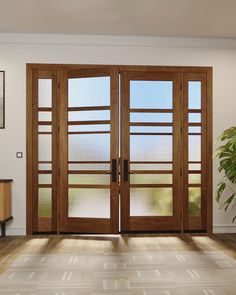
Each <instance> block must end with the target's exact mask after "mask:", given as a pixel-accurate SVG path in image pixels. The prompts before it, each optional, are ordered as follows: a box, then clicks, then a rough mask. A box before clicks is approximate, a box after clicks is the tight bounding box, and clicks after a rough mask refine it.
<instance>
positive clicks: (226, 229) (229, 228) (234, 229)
mask: <svg viewBox="0 0 236 295" xmlns="http://www.w3.org/2000/svg"><path fill="white" fill-rule="evenodd" d="M213 233H219V234H220V233H221V234H224V233H225V234H226V233H236V224H225V225H219V224H217V225H214V226H213Z"/></svg>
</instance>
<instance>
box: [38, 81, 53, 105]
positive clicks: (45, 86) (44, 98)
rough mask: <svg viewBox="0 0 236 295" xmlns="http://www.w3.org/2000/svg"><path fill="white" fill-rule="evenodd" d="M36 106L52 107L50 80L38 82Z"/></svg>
mask: <svg viewBox="0 0 236 295" xmlns="http://www.w3.org/2000/svg"><path fill="white" fill-rule="evenodd" d="M38 106H39V107H52V80H51V79H39V80H38Z"/></svg>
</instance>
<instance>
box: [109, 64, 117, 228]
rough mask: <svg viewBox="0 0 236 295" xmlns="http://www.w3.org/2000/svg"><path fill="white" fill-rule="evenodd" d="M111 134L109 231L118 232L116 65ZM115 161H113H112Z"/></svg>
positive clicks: (113, 73) (112, 82) (113, 77)
mask: <svg viewBox="0 0 236 295" xmlns="http://www.w3.org/2000/svg"><path fill="white" fill-rule="evenodd" d="M110 90H111V107H110V108H111V135H110V149H111V154H110V163H111V165H115V167H111V169H115V170H116V171H115V175H116V177H115V178H116V179H112V175H111V188H110V189H111V202H110V212H111V213H110V214H111V227H110V232H111V233H114V234H115V233H118V232H119V72H118V69H117V68H116V67H112V69H111V89H110ZM113 161H115V162H113Z"/></svg>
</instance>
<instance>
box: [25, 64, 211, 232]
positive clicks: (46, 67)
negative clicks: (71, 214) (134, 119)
mask: <svg viewBox="0 0 236 295" xmlns="http://www.w3.org/2000/svg"><path fill="white" fill-rule="evenodd" d="M94 67H96V68H97V69H99V68H100V69H104V68H110V69H111V70H112V71H113V73H114V75H117V77H118V74H121V75H122V74H124V73H129V72H140V73H141V72H153V73H156V72H162V73H164V72H166V73H170V72H172V73H179V74H180V75H181V76H182V81H183V75H184V74H187V73H189V74H191V73H193V74H194V73H196V74H198V73H199V74H200V73H201V74H204V75H205V77H206V98H207V99H206V108H207V118H206V121H205V124H206V134H205V136H206V138H207V141H206V149H205V153H206V158H207V160H206V166H205V167H206V168H205V170H206V173H205V174H206V179H205V181H206V186H205V194H206V200H205V206H204V212H203V213H204V216H205V229H206V232H208V233H211V232H212V222H213V221H212V217H213V212H212V203H213V198H212V182H213V181H212V67H196V66H193V67H192V66H187V67H186V66H183V67H182V66H140V65H134V66H128V65H75V64H37V63H33V64H32V63H30V64H27V65H26V72H27V73H26V74H27V82H26V83H27V85H26V95H27V102H26V104H27V116H26V119H27V126H26V129H27V138H26V146H27V148H26V149H27V150H26V153H27V169H26V178H27V180H26V192H27V197H26V213H27V216H26V222H27V224H26V229H27V230H26V232H27V235H32V234H33V220H34V212H33V191H34V186H33V183H34V182H33V177H34V167H33V163H34V154H33V147H34V140H33V129H34V125H33V122H34V117H33V111H32V110H33V108H34V107H35V106H34V104H33V96H34V93H33V92H32V91H33V76H34V72H35V71H56V72H57V74H56V77H57V86H58V88H59V87H61V85H60V79H61V75H62V73H63V71H64V70H82V69H93V68H94ZM116 83H117V85H118V79H117V81H116ZM183 88H184V86H183V85H181V92H182V97H183V91H184V89H183ZM117 91H118V87H117ZM58 95H59V94H58ZM117 95H118V93H117ZM59 99H60V97H59ZM58 199H59V198H58ZM56 208H57V210H58V209H59V208H60V203H59V200H58V201H57V206H56ZM58 211H59V210H58ZM57 215H58V216H57V220H56V229H57V230H56V232H57V233H58V234H59V233H60V229H59V224H58V223H59V213H58V214H57ZM183 220H184V217H183ZM116 222H118V221H116Z"/></svg>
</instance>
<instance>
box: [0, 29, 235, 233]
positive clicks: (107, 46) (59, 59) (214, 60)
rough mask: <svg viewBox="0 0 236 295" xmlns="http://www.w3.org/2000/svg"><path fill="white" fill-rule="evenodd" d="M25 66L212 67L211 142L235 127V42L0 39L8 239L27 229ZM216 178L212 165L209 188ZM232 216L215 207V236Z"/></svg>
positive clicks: (0, 145) (1, 168)
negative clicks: (9, 194) (9, 181)
mask: <svg viewBox="0 0 236 295" xmlns="http://www.w3.org/2000/svg"><path fill="white" fill-rule="evenodd" d="M26 63H73V64H124V65H166V66H167V65H172V66H174V65H180V66H184V65H186V66H212V67H213V114H214V122H213V131H214V142H216V138H217V136H218V135H219V134H220V133H221V131H222V130H223V129H225V128H227V127H229V126H231V125H236V119H235V118H236V116H235V109H236V41H235V40H227V39H226V40H219V39H218V40H217V39H205V40H204V39H186V38H185V39H183V38H181V39H180V38H179V39H178V38H147V37H146V38H144V37H118V36H117V37H115V36H76V35H51V36H50V35H31V34H28V35H27V34H0V70H5V71H6V129H4V130H0V178H13V179H14V184H13V215H14V221H13V222H12V223H11V224H9V226H8V234H13V235H14V234H25V228H26V209H25V208H26V157H25V156H26V155H25V152H26V124H27V122H26ZM214 148H215V146H214ZM17 151H23V152H24V158H23V159H16V156H15V155H16V152H17ZM217 179H218V174H217V171H216V165H214V189H215V184H216V181H217ZM235 214H236V210H235ZM232 216H233V214H229V213H227V214H225V213H224V212H223V211H219V210H218V205H217V204H214V231H215V232H236V226H233V225H232Z"/></svg>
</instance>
